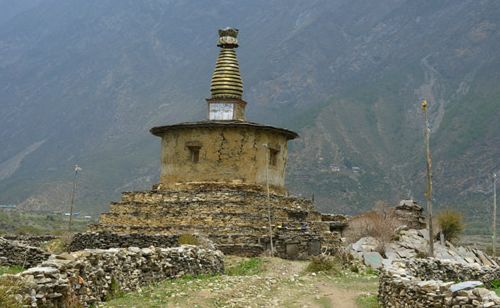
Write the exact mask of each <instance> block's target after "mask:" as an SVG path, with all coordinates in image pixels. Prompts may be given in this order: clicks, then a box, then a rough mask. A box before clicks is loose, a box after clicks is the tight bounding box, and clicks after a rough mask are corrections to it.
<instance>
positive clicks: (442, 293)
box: [378, 259, 500, 307]
mask: <svg viewBox="0 0 500 308" xmlns="http://www.w3.org/2000/svg"><path fill="white" fill-rule="evenodd" d="M498 278H500V268H498V267H480V266H479V265H478V264H475V265H464V264H463V263H459V262H455V261H448V260H446V261H444V260H436V259H412V260H408V261H405V262H397V261H396V262H393V264H392V266H390V267H388V268H385V269H382V271H381V273H380V275H379V294H378V296H379V302H380V304H381V305H382V307H464V306H465V307H499V306H500V298H499V297H498V296H496V294H495V292H493V291H490V290H487V289H485V288H482V287H478V286H482V285H484V286H490V284H491V282H492V281H493V280H495V279H498ZM457 281H461V282H459V283H456V282H457Z"/></svg>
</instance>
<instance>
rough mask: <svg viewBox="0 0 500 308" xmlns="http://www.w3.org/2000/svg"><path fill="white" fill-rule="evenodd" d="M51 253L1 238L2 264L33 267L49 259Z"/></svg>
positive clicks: (0, 259) (0, 262) (0, 260)
mask: <svg viewBox="0 0 500 308" xmlns="http://www.w3.org/2000/svg"><path fill="white" fill-rule="evenodd" d="M49 256H50V254H49V253H47V252H45V251H43V250H42V249H40V248H38V247H32V246H28V245H24V244H22V243H19V242H17V241H10V240H6V239H4V238H0V265H6V266H12V265H18V266H22V267H24V268H27V267H32V266H35V265H38V264H40V263H42V262H43V261H45V260H47V258H48V257H49Z"/></svg>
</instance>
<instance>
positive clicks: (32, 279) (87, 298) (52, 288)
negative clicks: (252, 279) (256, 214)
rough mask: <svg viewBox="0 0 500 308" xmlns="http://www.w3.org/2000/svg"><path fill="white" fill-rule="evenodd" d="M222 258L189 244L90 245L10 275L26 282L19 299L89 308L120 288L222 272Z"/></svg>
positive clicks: (60, 305) (35, 303) (48, 304)
mask: <svg viewBox="0 0 500 308" xmlns="http://www.w3.org/2000/svg"><path fill="white" fill-rule="evenodd" d="M223 262H224V260H223V254H222V253H221V252H220V251H216V250H209V249H203V248H200V247H197V246H190V245H186V246H181V247H175V248H154V247H151V248H142V249H141V248H137V247H130V248H112V249H106V250H103V249H89V250H84V251H78V252H73V253H70V254H63V255H59V256H52V257H51V258H50V259H49V260H47V261H46V262H44V263H43V264H41V265H40V266H39V267H34V268H30V269H28V270H26V271H24V272H22V273H19V274H17V275H15V276H10V275H9V278H13V277H14V278H15V279H17V280H18V282H19V283H20V284H21V286H22V287H21V288H20V290H19V291H18V294H17V295H16V298H17V299H18V300H19V301H23V303H24V304H27V305H30V306H31V307H78V306H83V307H88V306H91V305H94V304H97V303H99V302H102V301H104V300H105V299H107V298H109V297H110V296H112V294H113V292H116V291H118V290H120V291H133V290H136V289H138V288H139V287H141V286H143V285H146V284H150V283H153V282H157V281H160V280H164V279H167V278H174V277H180V276H183V275H187V274H190V275H199V274H217V273H223V271H224V263H223ZM3 278H5V277H3Z"/></svg>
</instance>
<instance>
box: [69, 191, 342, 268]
mask: <svg viewBox="0 0 500 308" xmlns="http://www.w3.org/2000/svg"><path fill="white" fill-rule="evenodd" d="M269 209H271V216H272V224H273V226H272V229H273V237H274V238H275V239H276V244H275V248H279V249H278V250H279V254H280V256H281V255H282V256H285V257H287V258H292V257H291V256H292V255H297V256H303V255H304V254H305V253H308V252H309V251H311V252H317V251H318V249H316V246H317V244H316V243H317V239H318V238H319V240H320V242H319V243H320V246H321V248H322V247H326V248H332V249H333V248H336V247H339V246H340V245H341V241H340V234H339V233H338V232H331V231H330V225H329V222H325V221H322V216H321V214H320V213H319V212H317V211H316V210H315V208H314V204H313V202H312V201H311V200H306V199H302V198H296V197H291V196H286V195H280V194H275V193H271V194H270V196H269V202H268V198H267V194H266V192H265V190H264V188H263V187H261V186H257V185H230V184H220V183H212V184H207V183H202V184H195V183H193V184H191V186H189V189H188V188H186V187H184V186H183V187H181V188H179V190H162V189H160V188H158V187H157V188H156V189H153V190H152V191H142V192H124V193H122V198H121V201H119V202H115V203H112V204H111V206H110V211H109V213H104V214H102V215H101V216H100V219H99V223H98V224H96V225H93V226H91V227H90V231H94V232H100V233H102V232H106V231H107V232H111V233H115V234H134V233H136V234H137V233H140V234H143V235H158V234H159V235H164V236H169V235H179V234H200V235H203V236H206V237H207V238H208V239H210V240H211V241H213V242H214V243H215V244H216V246H217V248H218V249H220V250H222V251H223V252H224V253H228V254H237V255H244V256H255V255H259V254H260V253H262V252H263V251H265V250H266V249H268V245H267V244H266V242H268V239H269V220H268V219H269V218H268V215H269ZM309 239H311V241H310V242H308V241H309ZM129 240H131V239H127V241H129ZM137 240H138V241H141V242H147V240H149V239H148V238H146V236H140V239H139V238H138V239H137ZM113 241H115V240H113ZM82 243H83V242H82ZM134 245H138V246H142V245H141V244H134ZM161 245H162V246H164V245H165V244H164V243H162V244H161ZM110 246H115V245H110ZM110 246H106V247H110ZM119 246H122V245H120V244H119ZM169 246H171V245H169ZM83 247H95V246H88V245H85V244H82V245H80V246H78V247H76V246H75V247H74V248H72V249H81V248H83ZM97 247H100V246H97ZM287 247H288V248H287ZM296 247H298V248H297V249H299V250H300V251H299V252H297V251H296V250H297V249H295V248H296ZM310 248H311V249H310ZM287 249H288V251H290V252H291V253H290V254H288V253H286V251H287ZM314 254H316V253H314ZM309 255H311V254H309Z"/></svg>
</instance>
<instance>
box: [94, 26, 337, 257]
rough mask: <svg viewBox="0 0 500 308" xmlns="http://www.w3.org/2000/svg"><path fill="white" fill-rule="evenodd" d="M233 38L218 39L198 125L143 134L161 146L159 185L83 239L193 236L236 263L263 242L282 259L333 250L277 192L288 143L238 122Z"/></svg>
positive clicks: (231, 32) (331, 235)
mask: <svg viewBox="0 0 500 308" xmlns="http://www.w3.org/2000/svg"><path fill="white" fill-rule="evenodd" d="M237 35H238V30H237V29H234V28H225V29H221V30H219V39H218V44H217V46H218V47H220V53H219V56H218V58H217V62H216V65H215V70H214V72H213V75H212V82H211V87H210V92H211V96H210V98H208V99H206V102H207V107H208V108H207V110H208V112H207V114H208V119H207V120H203V121H199V122H187V123H179V124H173V125H165V126H159V127H153V128H152V129H151V130H150V131H151V133H152V134H153V135H155V136H158V137H160V138H161V173H160V181H159V183H158V184H157V185H155V186H154V187H153V189H152V190H151V191H140V192H124V193H123V194H122V199H121V201H119V202H115V203H112V204H111V206H110V210H109V212H108V213H104V214H101V216H100V219H99V223H98V224H97V225H94V226H93V227H92V230H93V231H108V232H112V233H115V234H137V233H140V234H156V235H181V234H199V235H204V236H207V237H208V238H210V239H211V240H212V241H213V242H214V243H215V244H216V246H217V248H219V249H220V250H222V251H223V252H225V253H232V254H240V255H257V254H260V253H262V252H263V251H265V250H268V249H269V248H270V247H271V245H270V239H271V238H273V243H274V247H275V250H276V253H277V254H278V255H280V256H283V257H288V258H297V257H303V256H306V255H311V254H318V253H319V252H320V250H321V248H322V246H323V247H325V246H326V247H330V246H332V245H334V244H335V243H337V242H338V236H337V235H336V233H335V232H330V230H329V225H328V224H327V223H325V222H322V221H321V214H320V213H319V212H317V211H316V210H315V208H314V205H313V202H312V201H311V200H307V199H303V198H298V197H292V196H289V194H288V192H287V190H286V188H285V167H286V163H287V157H288V155H287V152H288V141H289V140H292V139H295V138H297V137H298V134H297V133H295V132H293V131H291V130H288V129H284V128H278V127H273V126H269V125H262V124H258V123H254V122H249V121H247V120H246V116H245V108H246V107H247V103H246V102H245V101H244V100H243V82H242V79H241V75H240V68H239V64H238V59H237V56H236V48H237V47H238V39H237ZM270 229H271V230H270Z"/></svg>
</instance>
